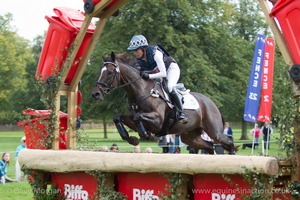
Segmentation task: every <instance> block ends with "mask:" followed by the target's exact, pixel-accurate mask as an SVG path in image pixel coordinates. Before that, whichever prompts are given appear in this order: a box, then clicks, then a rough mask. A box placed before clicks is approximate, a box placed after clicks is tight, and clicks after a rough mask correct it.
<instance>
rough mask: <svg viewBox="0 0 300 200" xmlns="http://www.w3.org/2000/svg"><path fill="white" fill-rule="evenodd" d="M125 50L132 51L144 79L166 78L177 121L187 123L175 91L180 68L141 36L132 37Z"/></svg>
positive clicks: (159, 48) (157, 47) (158, 48)
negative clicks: (176, 112) (176, 113)
mask: <svg viewBox="0 0 300 200" xmlns="http://www.w3.org/2000/svg"><path fill="white" fill-rule="evenodd" d="M127 50H130V51H133V54H134V56H135V57H136V58H137V60H138V62H139V65H140V67H141V71H142V72H141V76H142V77H143V78H144V79H158V78H164V77H166V78H167V82H168V90H169V93H170V96H171V98H172V100H173V103H174V104H175V106H176V108H177V110H178V113H179V116H178V121H179V122H181V123H187V120H188V118H187V117H186V115H185V114H184V112H183V107H182V101H181V98H180V96H179V93H178V91H177V89H176V84H177V82H178V80H179V76H180V68H179V66H178V64H177V63H176V61H175V60H174V59H173V58H172V57H171V56H169V55H168V53H166V52H165V51H164V50H163V49H162V47H160V46H158V45H154V46H150V45H148V41H147V39H146V38H145V37H144V36H143V35H135V36H133V37H132V39H131V41H130V43H129V47H128V48H127Z"/></svg>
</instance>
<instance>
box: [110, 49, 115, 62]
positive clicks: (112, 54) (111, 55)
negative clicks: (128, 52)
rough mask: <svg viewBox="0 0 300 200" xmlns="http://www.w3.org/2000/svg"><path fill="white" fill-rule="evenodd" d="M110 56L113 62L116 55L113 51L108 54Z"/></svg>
mask: <svg viewBox="0 0 300 200" xmlns="http://www.w3.org/2000/svg"><path fill="white" fill-rule="evenodd" d="M110 57H111V60H112V61H113V62H115V61H116V55H115V52H113V51H112V52H111V54H110Z"/></svg>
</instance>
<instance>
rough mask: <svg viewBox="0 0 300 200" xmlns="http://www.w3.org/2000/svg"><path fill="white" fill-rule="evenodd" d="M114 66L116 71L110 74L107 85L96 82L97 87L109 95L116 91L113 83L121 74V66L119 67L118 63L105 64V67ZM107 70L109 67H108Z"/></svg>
mask: <svg viewBox="0 0 300 200" xmlns="http://www.w3.org/2000/svg"><path fill="white" fill-rule="evenodd" d="M109 64H111V65H113V66H114V70H113V72H112V73H111V74H109V80H108V82H107V83H102V82H100V81H97V82H96V86H97V87H98V88H99V89H100V90H102V91H103V92H104V94H108V93H109V92H110V91H111V90H113V89H115V88H114V86H113V83H114V81H115V79H116V77H117V74H118V73H119V72H120V71H119V70H118V69H119V66H118V65H117V63H114V62H104V63H103V67H105V66H107V65H109ZM106 68H107V67H106Z"/></svg>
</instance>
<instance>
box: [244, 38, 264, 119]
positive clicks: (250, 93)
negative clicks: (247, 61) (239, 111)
mask: <svg viewBox="0 0 300 200" xmlns="http://www.w3.org/2000/svg"><path fill="white" fill-rule="evenodd" d="M265 44H266V36H264V35H260V34H258V35H257V36H256V45H255V50H254V56H253V60H252V69H251V74H250V80H249V83H248V90H247V96H246V102H245V108H244V120H245V121H249V122H256V118H257V115H258V109H259V103H260V91H261V75H262V69H263V63H264V55H265Z"/></svg>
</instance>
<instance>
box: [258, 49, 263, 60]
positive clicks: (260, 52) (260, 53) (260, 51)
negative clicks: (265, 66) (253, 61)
mask: <svg viewBox="0 0 300 200" xmlns="http://www.w3.org/2000/svg"><path fill="white" fill-rule="evenodd" d="M257 53H258V55H259V56H261V55H262V50H261V49H258V51H257ZM259 60H260V57H259Z"/></svg>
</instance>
